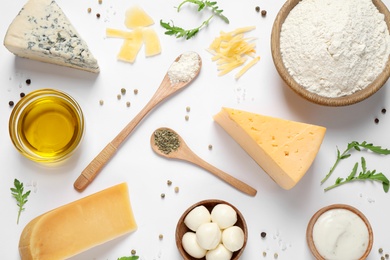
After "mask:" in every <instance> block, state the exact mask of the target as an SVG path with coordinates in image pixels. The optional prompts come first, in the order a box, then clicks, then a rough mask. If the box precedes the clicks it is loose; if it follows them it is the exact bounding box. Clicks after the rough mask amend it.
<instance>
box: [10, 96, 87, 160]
mask: <svg viewBox="0 0 390 260" xmlns="http://www.w3.org/2000/svg"><path fill="white" fill-rule="evenodd" d="M47 91H49V90H42V91H41V92H40V93H38V94H37V93H30V94H31V96H29V95H27V96H26V97H24V98H23V99H22V100H21V101H20V102H21V103H22V104H19V103H18V104H17V105H16V107H15V111H13V114H11V119H10V132H11V138H12V139H13V142H14V144H15V146H16V148H17V149H18V150H19V151H20V152H21V153H22V154H24V155H25V156H27V157H28V158H30V159H33V160H35V161H40V162H56V161H59V160H62V159H63V158H66V157H68V156H69V155H70V154H71V153H72V152H73V150H74V149H75V148H76V147H77V146H78V144H79V142H80V140H81V137H82V135H83V130H84V120H83V116H82V113H81V109H80V107H79V106H78V104H77V103H75V101H74V100H73V99H71V98H70V97H69V96H67V95H66V94H64V93H62V92H56V93H49V94H48V93H46V92H47ZM25 98H27V100H24V99H25ZM12 128H14V129H12Z"/></svg>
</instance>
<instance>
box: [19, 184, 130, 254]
mask: <svg viewBox="0 0 390 260" xmlns="http://www.w3.org/2000/svg"><path fill="white" fill-rule="evenodd" d="M136 229H137V225H136V222H135V220H134V216H133V212H132V209H131V204H130V200H129V194H128V189H127V184H126V183H121V184H118V185H115V186H113V187H110V188H107V189H105V190H102V191H100V192H97V193H95V194H92V195H90V196H87V197H85V198H82V199H80V200H77V201H74V202H71V203H69V204H66V205H64V206H61V207H59V208H56V209H54V210H52V211H49V212H47V213H45V214H43V215H40V216H38V217H36V218H35V219H33V220H32V221H31V222H30V223H28V224H27V225H26V227H25V228H24V230H23V232H22V234H21V236H20V241H19V253H20V256H21V259H22V260H25V259H28V260H29V259H34V260H45V259H47V260H53V259H66V258H69V257H71V256H74V255H76V254H78V253H81V252H82V251H85V250H87V249H89V248H92V247H94V246H96V245H99V244H102V243H104V242H106V241H109V240H112V239H114V238H116V237H119V236H121V235H124V234H126V233H129V232H133V231H135V230H136Z"/></svg>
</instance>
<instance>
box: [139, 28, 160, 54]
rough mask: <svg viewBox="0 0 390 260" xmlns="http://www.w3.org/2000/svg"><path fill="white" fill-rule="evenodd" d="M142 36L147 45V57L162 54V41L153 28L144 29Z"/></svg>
mask: <svg viewBox="0 0 390 260" xmlns="http://www.w3.org/2000/svg"><path fill="white" fill-rule="evenodd" d="M142 36H143V40H144V43H145V56H146V57H150V56H154V55H157V54H160V53H161V44H160V39H159V38H158V36H157V33H156V31H155V30H154V29H152V28H144V29H143V30H142Z"/></svg>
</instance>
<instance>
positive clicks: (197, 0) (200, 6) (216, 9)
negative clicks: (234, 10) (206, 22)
mask: <svg viewBox="0 0 390 260" xmlns="http://www.w3.org/2000/svg"><path fill="white" fill-rule="evenodd" d="M185 3H192V4H195V5H198V12H200V11H202V10H203V9H204V8H205V7H209V8H211V10H212V12H213V13H215V14H216V15H217V16H219V17H220V18H221V19H222V20H223V21H224V22H225V23H229V19H228V18H227V17H226V16H224V15H223V14H222V12H223V10H222V9H219V7H218V6H217V2H216V1H208V0H206V1H202V0H185V1H183V2H182V3H181V4H180V5H179V6H178V7H177V11H178V12H180V9H181V7H182V6H183V5H184V4H185Z"/></svg>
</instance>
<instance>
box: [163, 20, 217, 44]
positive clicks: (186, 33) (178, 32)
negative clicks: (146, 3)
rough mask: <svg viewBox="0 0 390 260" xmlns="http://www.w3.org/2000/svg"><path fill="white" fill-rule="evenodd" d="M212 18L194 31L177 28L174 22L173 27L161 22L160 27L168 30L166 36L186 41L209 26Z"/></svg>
mask: <svg viewBox="0 0 390 260" xmlns="http://www.w3.org/2000/svg"><path fill="white" fill-rule="evenodd" d="M211 18H212V16H210V18H209V19H207V20H206V21H204V22H203V23H202V24H201V25H200V26H198V27H196V28H193V29H189V30H186V29H183V28H181V27H178V26H175V25H174V24H173V22H172V25H171V24H170V23H169V22H168V23H166V22H163V21H162V20H160V25H161V26H162V27H164V28H165V29H166V31H165V34H166V35H175V36H176V38H181V37H183V38H185V39H186V40H188V39H190V38H192V37H194V36H195V35H196V34H197V33H198V32H199V31H200V30H201V29H202V28H203V27H205V26H207V25H208V24H209V22H210V20H211Z"/></svg>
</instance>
